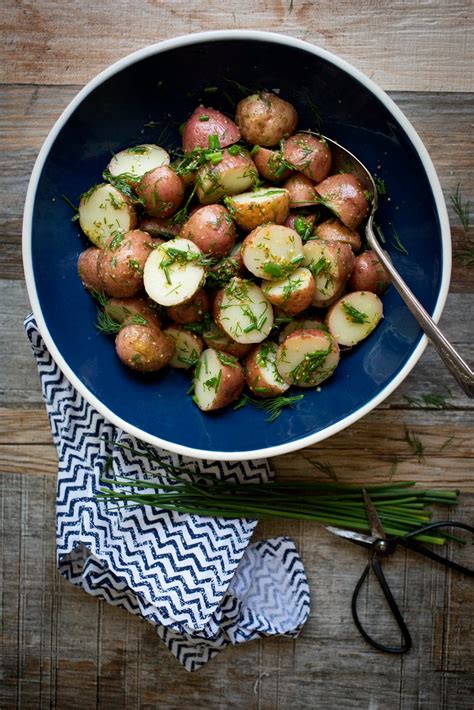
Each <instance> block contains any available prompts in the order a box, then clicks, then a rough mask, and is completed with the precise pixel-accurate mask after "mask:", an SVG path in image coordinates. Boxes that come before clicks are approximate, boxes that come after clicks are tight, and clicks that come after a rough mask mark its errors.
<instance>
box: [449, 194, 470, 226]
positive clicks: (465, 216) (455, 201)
mask: <svg viewBox="0 0 474 710" xmlns="http://www.w3.org/2000/svg"><path fill="white" fill-rule="evenodd" d="M450 200H451V204H452V206H453V210H454V211H455V213H456V215H457V217H458V219H459V221H460V222H461V225H462V228H463V229H464V231H465V232H466V233H467V232H468V230H469V223H470V215H469V208H470V205H471V203H470V202H469V200H464V201H463V198H462V195H461V185H460V184H459V183H458V184H457V187H456V192H455V193H454V195H451V197H450Z"/></svg>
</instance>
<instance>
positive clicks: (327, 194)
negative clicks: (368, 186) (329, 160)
mask: <svg viewBox="0 0 474 710" xmlns="http://www.w3.org/2000/svg"><path fill="white" fill-rule="evenodd" d="M315 189H316V193H317V194H318V195H319V196H320V197H321V199H322V200H323V203H324V206H325V207H327V208H328V209H329V210H331V212H333V213H334V214H335V215H336V217H338V218H339V219H340V220H341V222H342V223H343V224H344V225H345V226H346V227H348V229H357V227H358V226H359V225H360V224H362V222H363V221H364V219H365V218H366V217H367V215H368V214H369V203H368V202H367V199H366V196H365V193H364V190H363V189H362V187H361V184H360V183H359V181H358V180H357V178H355V177H354V175H351V174H350V173H339V174H338V175H331V176H330V177H328V178H326V179H325V180H323V181H322V182H320V183H319V184H318V185H316V188H315Z"/></svg>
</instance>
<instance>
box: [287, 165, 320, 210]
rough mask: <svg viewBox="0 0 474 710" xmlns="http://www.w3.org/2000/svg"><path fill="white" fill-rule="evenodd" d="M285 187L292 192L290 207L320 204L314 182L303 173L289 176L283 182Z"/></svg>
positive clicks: (296, 207)
mask: <svg viewBox="0 0 474 710" xmlns="http://www.w3.org/2000/svg"><path fill="white" fill-rule="evenodd" d="M283 187H284V188H285V190H288V192H289V193H290V209H298V208H299V207H313V206H314V205H317V204H318V196H317V195H316V192H315V190H314V188H315V184H314V182H313V181H312V180H310V179H309V178H308V177H306V175H303V174H302V173H295V174H294V175H292V176H291V177H289V178H288V180H286V182H284V183H283Z"/></svg>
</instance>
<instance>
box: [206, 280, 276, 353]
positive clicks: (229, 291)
mask: <svg viewBox="0 0 474 710" xmlns="http://www.w3.org/2000/svg"><path fill="white" fill-rule="evenodd" d="M212 312H213V317H214V321H215V323H216V325H217V326H218V327H219V328H220V329H221V330H222V331H223V332H224V333H225V334H226V335H228V336H229V337H230V338H232V340H236V341H237V342H238V343H244V344H248V343H261V342H262V341H263V340H265V338H267V337H268V335H269V334H270V331H271V329H272V326H273V309H272V307H271V305H270V303H269V302H268V301H267V299H266V298H265V296H264V295H263V292H262V290H261V289H260V288H259V287H258V286H257V285H256V284H254V283H253V282H252V281H247V280H245V279H239V278H233V279H232V281H230V282H229V284H228V285H227V286H226V287H225V288H223V289H221V290H220V291H218V292H217V294H216V297H215V299H214V305H213V310H212Z"/></svg>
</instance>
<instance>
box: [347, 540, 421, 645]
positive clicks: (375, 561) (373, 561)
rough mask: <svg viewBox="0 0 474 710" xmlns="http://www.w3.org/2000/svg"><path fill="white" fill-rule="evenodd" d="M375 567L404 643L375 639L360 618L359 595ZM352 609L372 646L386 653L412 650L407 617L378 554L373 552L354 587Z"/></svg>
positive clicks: (363, 633) (355, 620)
mask: <svg viewBox="0 0 474 710" xmlns="http://www.w3.org/2000/svg"><path fill="white" fill-rule="evenodd" d="M371 569H373V571H374V572H375V575H376V577H377V579H378V582H379V584H380V587H381V589H382V592H383V594H384V596H385V599H386V600H387V604H388V605H389V607H390V611H391V612H392V614H393V616H394V617H395V620H396V622H397V624H398V628H399V629H400V631H401V634H402V643H401V645H400V646H385V645H384V644H382V643H379V642H378V641H376V640H375V639H373V638H372V637H371V636H369V634H368V633H367V631H366V630H365V629H364V627H363V626H362V623H361V621H360V619H359V614H358V611H357V600H358V597H359V592H360V590H361V588H362V585H363V584H364V581H365V579H366V577H367V575H368V574H369V572H370V570H371ZM351 609H352V618H353V619H354V623H355V625H356V626H357V628H358V629H359V632H360V633H361V635H362V636H363V637H364V638H365V640H366V641H367V642H368V643H370V645H371V646H373V647H374V648H376V649H377V650H378V651H383V652H384V653H406V652H407V651H409V650H410V648H411V646H412V640H411V636H410V632H409V631H408V627H407V625H406V623H405V619H404V618H403V616H402V615H401V612H400V609H399V608H398V604H397V602H396V601H395V599H394V596H393V594H392V592H391V591H390V587H389V586H388V584H387V580H386V579H385V575H384V573H383V571H382V565H381V564H380V560H379V558H378V557H377V555H373V554H371V557H370V561H369V563H368V564H367V566H366V568H365V570H364V571H363V572H362V575H361V578H360V579H359V581H358V582H357V584H356V587H355V589H354V592H353V594H352V602H351Z"/></svg>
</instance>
